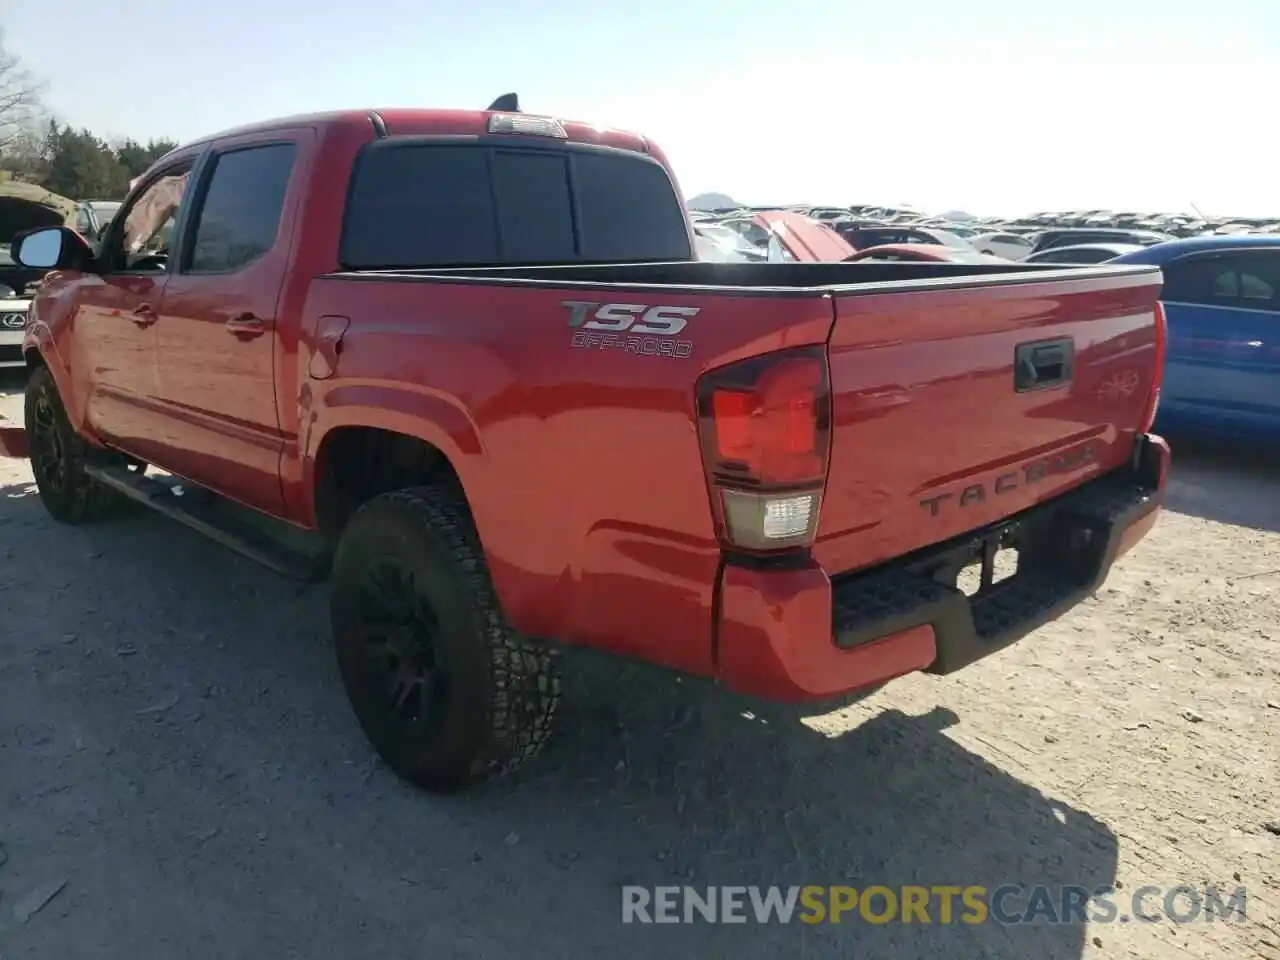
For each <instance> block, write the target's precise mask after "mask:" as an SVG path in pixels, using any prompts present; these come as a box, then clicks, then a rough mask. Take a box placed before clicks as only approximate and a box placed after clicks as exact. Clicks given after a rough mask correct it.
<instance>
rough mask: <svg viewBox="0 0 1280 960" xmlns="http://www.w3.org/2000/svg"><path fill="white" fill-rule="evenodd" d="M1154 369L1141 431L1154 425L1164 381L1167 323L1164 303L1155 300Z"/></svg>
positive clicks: (1167, 340)
mask: <svg viewBox="0 0 1280 960" xmlns="http://www.w3.org/2000/svg"><path fill="white" fill-rule="evenodd" d="M1155 320H1156V369H1155V373H1153V374H1152V375H1151V392H1150V394H1148V396H1147V406H1146V409H1145V410H1144V411H1143V414H1142V429H1141V432H1142V433H1147V432H1149V431H1150V430H1151V428H1152V427H1153V426H1155V422H1156V412H1157V411H1158V410H1159V409H1160V386H1161V384H1163V383H1164V358H1165V354H1166V353H1168V350H1169V324H1168V321H1167V320H1166V319H1165V315H1164V304H1163V303H1160V302H1159V301H1157V302H1156V314H1155Z"/></svg>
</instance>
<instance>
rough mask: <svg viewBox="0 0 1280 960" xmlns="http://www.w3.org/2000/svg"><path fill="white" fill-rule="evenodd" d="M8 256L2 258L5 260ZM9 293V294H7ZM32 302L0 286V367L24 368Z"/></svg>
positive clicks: (8, 288) (0, 257)
mask: <svg viewBox="0 0 1280 960" xmlns="http://www.w3.org/2000/svg"><path fill="white" fill-rule="evenodd" d="M4 256H7V252H6V254H4V255H2V256H0V259H3V258H4ZM6 291H7V292H6ZM30 309H31V301H30V300H28V299H26V298H24V297H19V296H17V294H15V293H14V292H13V289H12V288H11V287H7V286H4V285H3V284H0V367H20V366H22V338H23V335H24V334H25V333H26V329H27V311H28V310H30Z"/></svg>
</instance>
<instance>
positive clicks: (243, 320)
mask: <svg viewBox="0 0 1280 960" xmlns="http://www.w3.org/2000/svg"><path fill="white" fill-rule="evenodd" d="M226 328H227V329H228V330H229V331H230V332H231V333H233V334H235V335H236V336H237V337H260V336H262V334H264V333H266V332H267V324H266V321H265V320H263V319H261V318H260V317H255V316H254V315H253V314H251V313H242V314H240V316H238V317H232V318H231V319H230V320H228V321H227V322H226Z"/></svg>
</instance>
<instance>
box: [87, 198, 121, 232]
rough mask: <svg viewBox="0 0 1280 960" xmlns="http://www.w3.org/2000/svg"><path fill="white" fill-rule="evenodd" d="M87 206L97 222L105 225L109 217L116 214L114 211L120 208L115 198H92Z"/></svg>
mask: <svg viewBox="0 0 1280 960" xmlns="http://www.w3.org/2000/svg"><path fill="white" fill-rule="evenodd" d="M89 208H90V209H91V210H92V211H93V215H94V216H95V217H97V218H98V223H99V224H101V225H102V226H106V225H107V223H108V222H109V221H110V220H111V218H112V217H114V216H115V215H116V211H117V210H119V209H120V203H119V201H116V200H94V201H92V202H91V203H90V204H89Z"/></svg>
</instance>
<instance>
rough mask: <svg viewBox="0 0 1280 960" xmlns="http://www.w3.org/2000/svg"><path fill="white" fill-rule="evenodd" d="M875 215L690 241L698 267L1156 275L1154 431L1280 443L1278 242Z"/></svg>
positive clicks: (719, 232) (717, 231) (721, 222)
mask: <svg viewBox="0 0 1280 960" xmlns="http://www.w3.org/2000/svg"><path fill="white" fill-rule="evenodd" d="M875 212H876V213H877V214H878V215H879V216H880V217H882V218H883V219H871V218H869V217H866V216H862V217H859V216H854V215H852V211H849V210H840V211H836V210H834V209H833V208H810V209H805V210H794V209H785V210H777V209H771V210H734V211H729V212H722V213H714V214H708V213H695V214H694V231H695V233H696V234H697V236H698V243H699V255H700V256H702V257H703V258H704V259H707V260H723V261H735V260H737V261H741V260H758V261H775V262H793V261H818V262H821V261H827V262H830V261H859V260H899V261H902V260H907V261H932V262H944V263H975V262H982V261H986V260H993V259H1001V260H1004V261H1007V260H1019V261H1021V262H1023V263H1027V264H1036V265H1040V266H1043V267H1044V268H1045V269H1052V268H1053V267H1070V266H1080V267H1083V266H1091V265H1097V264H1102V263H1116V264H1123V263H1130V264H1138V263H1145V264H1156V265H1158V266H1160V267H1161V268H1162V271H1163V273H1164V294H1163V300H1164V304H1165V314H1166V318H1167V322H1168V325H1169V334H1170V337H1169V353H1168V356H1167V366H1166V376H1165V383H1164V393H1163V396H1162V399H1161V407H1160V418H1159V422H1158V426H1159V428H1160V429H1162V430H1166V431H1168V432H1172V433H1177V432H1193V431H1194V432H1209V433H1213V434H1215V435H1232V436H1236V437H1239V438H1242V439H1250V440H1254V439H1257V440H1263V441H1265V442H1268V443H1276V442H1280V232H1274V231H1271V230H1267V229H1257V230H1254V231H1252V232H1244V231H1236V230H1226V231H1218V230H1214V231H1210V232H1204V233H1201V234H1200V235H1197V236H1190V237H1182V238H1175V237H1172V236H1170V235H1169V234H1167V233H1162V232H1159V231H1156V230H1149V229H1145V228H1137V227H1133V228H1130V227H1119V226H1107V225H1101V226H1100V225H1097V224H1085V225H1070V226H1051V227H1044V228H1043V229H1039V230H1027V231H1024V232H1021V233H1016V234H1015V233H1012V232H977V231H978V230H979V229H980V225H975V224H959V223H955V222H949V221H948V222H945V224H943V225H940V224H938V223H930V222H927V218H923V217H920V216H919V215H916V216H915V217H914V218H912V219H910V220H909V221H908V220H907V218H906V217H907V215H906V214H904V213H902V212H901V211H896V212H895V211H886V210H878V211H875ZM837 213H838V214H839V215H837ZM890 218H893V219H892V220H891V219H890ZM1264 226H1265V223H1264Z"/></svg>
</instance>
